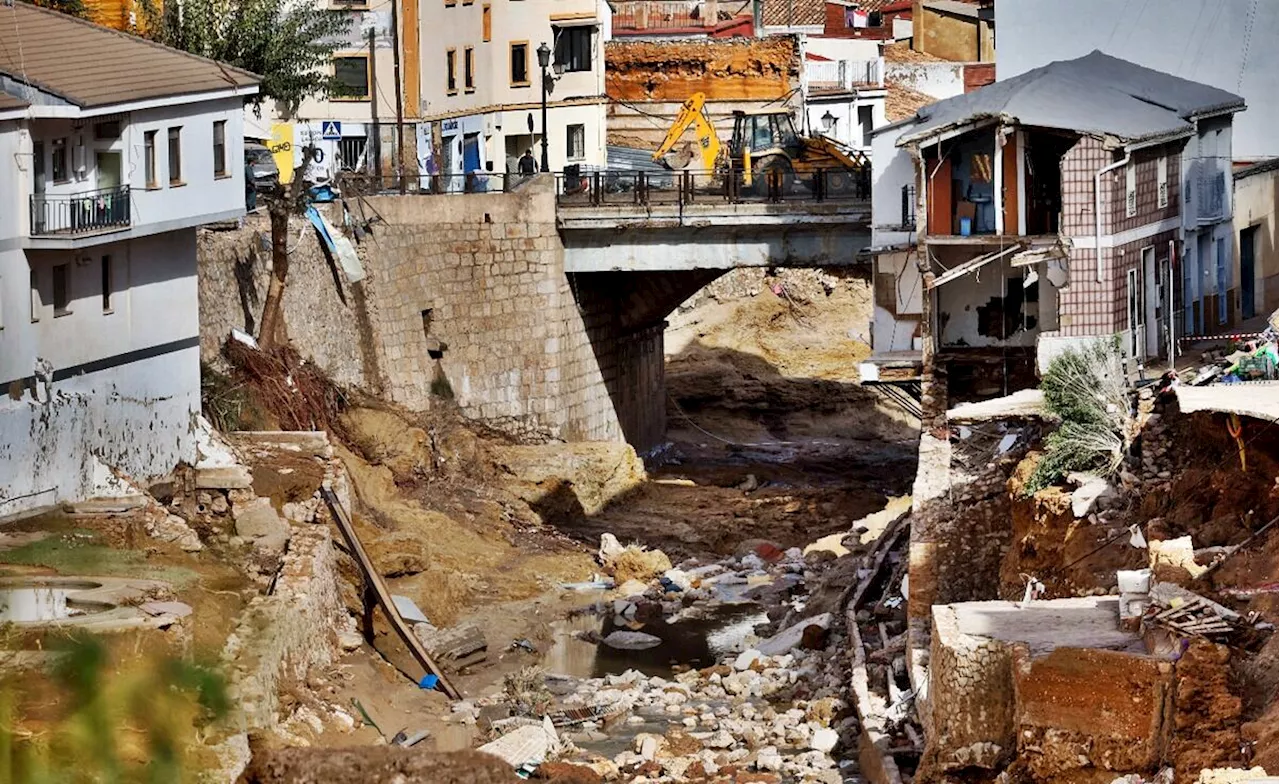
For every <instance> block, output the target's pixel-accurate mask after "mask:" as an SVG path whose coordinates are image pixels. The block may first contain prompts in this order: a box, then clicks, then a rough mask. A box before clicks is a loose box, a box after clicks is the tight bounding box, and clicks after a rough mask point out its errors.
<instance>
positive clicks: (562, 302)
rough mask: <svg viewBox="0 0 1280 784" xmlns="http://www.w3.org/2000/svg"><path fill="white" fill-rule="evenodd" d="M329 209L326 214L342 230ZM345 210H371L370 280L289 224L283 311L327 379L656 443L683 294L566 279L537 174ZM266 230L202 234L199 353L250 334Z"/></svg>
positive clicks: (614, 281) (523, 424)
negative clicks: (489, 188)
mask: <svg viewBox="0 0 1280 784" xmlns="http://www.w3.org/2000/svg"><path fill="white" fill-rule="evenodd" d="M337 207H338V205H332V206H331V207H329V208H328V209H330V210H331V211H332V212H331V214H330V215H329V217H330V220H331V222H333V223H334V224H335V225H340V224H341V219H340V215H339V214H338V213H337ZM349 208H350V209H351V210H352V211H353V212H356V213H358V215H363V216H364V217H366V218H368V217H374V220H373V223H372V224H371V226H370V231H369V232H367V233H366V234H365V235H364V238H363V239H362V240H361V241H360V243H359V244H358V252H359V255H360V256H361V258H362V261H363V263H364V265H365V271H366V273H367V277H366V278H365V279H364V280H363V281H362V282H360V283H357V284H354V285H352V284H350V283H348V282H347V281H346V280H345V278H344V277H343V274H342V273H341V271H340V270H339V268H338V267H337V266H336V265H333V264H331V263H330V262H329V261H328V260H327V254H326V253H325V252H324V251H323V250H322V249H321V248H320V244H319V242H318V240H317V238H316V236H315V234H314V232H312V231H311V230H310V229H309V228H308V227H307V226H306V224H304V223H302V222H300V221H299V222H295V224H294V226H293V227H291V229H292V230H291V234H290V261H291V263H290V278H289V283H288V284H287V287H286V296H285V308H284V310H285V312H284V321H285V325H286V331H287V333H288V335H289V336H290V338H291V340H292V342H293V345H294V346H295V347H296V348H297V349H298V350H299V351H300V352H301V353H302V354H303V356H305V357H307V358H309V359H311V360H313V361H315V362H316V363H317V364H319V365H320V366H321V367H323V368H325V370H326V371H327V372H328V373H329V374H330V375H331V376H332V377H333V378H335V380H337V381H338V382H339V383H342V384H345V385H348V386H357V387H362V388H364V389H366V390H369V391H374V392H378V393H381V394H382V395H383V396H385V397H386V398H388V399H390V400H392V401H394V402H396V403H398V404H400V405H403V406H404V407H406V408H408V409H410V410H418V411H421V410H427V409H429V408H431V407H432V406H433V405H439V404H441V403H442V402H444V401H446V400H449V399H451V400H452V401H453V402H455V403H456V404H457V405H458V406H459V407H460V409H461V410H462V412H463V413H464V414H466V415H467V416H470V417H473V418H475V419H479V420H482V421H485V422H488V423H489V424H492V425H494V426H496V427H499V428H502V429H507V430H511V431H518V432H520V433H523V434H529V433H536V434H538V435H540V436H543V437H550V438H558V439H565V440H573V441H623V440H625V441H627V442H629V443H631V444H633V445H634V446H636V447H637V448H639V449H647V448H649V447H652V446H654V445H656V444H657V443H659V442H660V441H661V439H662V437H663V434H664V433H665V419H664V417H665V386H664V379H663V367H662V331H663V330H662V327H663V317H665V315H666V314H667V312H669V311H670V310H671V309H672V308H674V307H675V306H676V305H677V304H678V303H679V302H680V301H681V300H682V299H684V298H685V297H687V296H688V295H689V294H690V293H691V292H690V291H688V290H685V288H682V287H679V286H677V287H669V286H667V285H659V284H660V281H659V280H658V278H660V277H661V275H658V274H652V275H644V274H639V273H636V274H632V275H630V278H629V279H628V280H619V279H618V278H617V277H616V275H614V274H600V275H593V274H587V275H575V276H568V275H566V274H565V271H564V249H563V245H562V244H561V241H560V236H559V234H558V232H557V229H556V215H555V199H554V193H553V190H552V184H551V182H550V180H545V181H543V180H534V181H532V182H529V183H527V184H526V185H525V186H523V187H522V188H520V189H519V191H517V192H515V193H493V194H467V195H465V196H375V197H370V198H367V199H362V200H360V201H359V202H350V203H349ZM375 216H376V217H375ZM268 235H269V232H268V231H267V230H266V229H265V227H259V228H258V230H257V231H256V232H253V231H248V230H241V231H239V232H227V233H222V234H221V235H217V234H213V233H209V234H206V235H205V236H204V237H203V238H202V241H201V244H200V249H201V257H200V284H201V324H202V335H201V352H202V358H203V359H204V360H205V361H206V362H208V361H216V360H217V353H218V351H219V350H220V348H221V345H222V343H223V341H225V340H226V337H227V334H228V331H229V329H230V328H231V327H233V326H234V327H238V328H240V329H243V330H245V331H248V332H250V333H253V332H255V326H256V324H255V319H258V318H260V316H261V303H262V300H263V299H264V296H265V283H266V277H267V275H268V274H269V264H270V253H269V251H267V250H265V245H264V243H263V240H262V238H263V237H264V236H268ZM246 246H247V248H248V249H247V251H246V250H245V247H246ZM642 278H646V279H647V278H652V280H641V279H642ZM702 282H705V281H702ZM667 288H671V292H670V293H669V294H668V293H667V292H666V290H667ZM644 291H653V292H659V293H661V295H662V296H656V295H654V296H648V297H641V298H640V300H641V301H643V302H644V303H645V307H644V308H643V310H644V312H638V311H637V309H636V307H635V306H629V305H628V298H629V297H631V298H633V299H634V298H635V296H633V295H634V293H635V292H644ZM650 300H652V302H650ZM658 300H662V301H658Z"/></svg>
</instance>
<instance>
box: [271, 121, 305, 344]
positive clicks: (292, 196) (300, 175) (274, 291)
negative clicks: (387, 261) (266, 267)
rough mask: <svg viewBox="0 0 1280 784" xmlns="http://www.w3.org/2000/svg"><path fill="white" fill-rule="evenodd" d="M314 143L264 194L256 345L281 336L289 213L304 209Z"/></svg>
mask: <svg viewBox="0 0 1280 784" xmlns="http://www.w3.org/2000/svg"><path fill="white" fill-rule="evenodd" d="M313 153H314V147H312V145H310V144H308V145H307V146H306V147H304V148H303V150H302V163H301V164H299V165H298V167H297V168H295V169H294V170H293V179H292V181H290V182H289V184H288V185H283V184H278V185H276V188H275V192H274V193H272V194H271V196H269V197H268V198H267V200H266V201H267V214H268V215H269V216H270V217H271V281H270V283H269V284H268V285H267V301H266V302H265V303H264V304H263V306H262V328H261V329H260V330H259V331H258V346H259V347H261V348H262V349H264V350H265V349H270V348H273V347H275V345H276V341H277V340H278V339H279V338H280V337H281V335H280V333H281V332H282V331H283V330H282V324H281V315H280V314H281V313H282V312H283V308H284V285H285V282H286V281H287V280H288V278H289V216H290V215H292V214H293V213H295V212H297V213H301V212H303V211H304V210H305V209H306V201H305V198H304V197H305V195H306V193H307V192H308V190H309V189H310V187H311V183H310V182H308V181H307V179H306V171H307V161H309V160H311V158H312V155H313Z"/></svg>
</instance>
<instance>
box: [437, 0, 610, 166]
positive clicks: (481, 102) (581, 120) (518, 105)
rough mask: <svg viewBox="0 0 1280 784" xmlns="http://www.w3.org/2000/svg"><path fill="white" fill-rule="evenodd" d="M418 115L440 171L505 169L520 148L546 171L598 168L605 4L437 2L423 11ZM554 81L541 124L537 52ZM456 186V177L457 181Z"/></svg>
mask: <svg viewBox="0 0 1280 784" xmlns="http://www.w3.org/2000/svg"><path fill="white" fill-rule="evenodd" d="M420 10H421V15H422V17H421V24H420V32H421V45H420V49H421V68H420V70H421V73H422V74H423V79H422V87H421V107H420V108H421V110H422V116H423V119H425V120H427V121H429V122H431V123H433V126H435V127H433V128H432V132H433V135H434V138H435V139H436V140H437V141H438V145H439V146H438V149H439V152H440V157H439V160H438V161H436V162H435V165H434V168H435V170H436V172H438V173H440V174H448V175H461V174H470V173H473V172H477V171H480V172H483V171H492V172H495V173H500V172H504V171H512V170H513V169H514V168H515V166H516V162H517V160H518V159H519V158H520V156H522V155H523V154H524V153H525V152H526V151H532V154H533V157H534V159H535V160H536V161H541V157H542V144H543V142H544V139H545V141H546V145H547V158H548V163H549V168H550V169H551V170H552V171H562V170H563V169H564V168H565V166H567V165H571V164H577V165H579V166H581V167H582V168H583V169H584V170H585V169H590V168H593V167H603V166H604V163H605V104H606V100H605V96H604V78H605V77H604V41H605V38H606V37H607V31H608V30H609V18H608V17H609V7H608V5H607V3H605V2H603V0H487V1H486V0H440V2H433V3H425V4H423V5H422V6H421V9H420ZM544 45H545V46H546V47H547V48H548V50H550V55H551V56H550V59H551V61H552V62H553V64H554V66H553V67H552V68H549V69H548V70H549V71H550V72H551V76H552V78H553V80H554V81H553V83H551V84H550V85H549V86H550V88H551V89H550V92H549V94H548V96H547V107H548V109H547V121H546V125H547V127H546V128H543V125H542V116H541V106H542V75H541V73H542V69H541V68H540V67H539V61H538V50H539V48H541V47H542V46H544ZM458 182H461V180H458Z"/></svg>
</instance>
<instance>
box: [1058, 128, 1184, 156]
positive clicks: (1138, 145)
mask: <svg viewBox="0 0 1280 784" xmlns="http://www.w3.org/2000/svg"><path fill="white" fill-rule="evenodd" d="M1081 133H1085V132H1084V131H1081ZM1089 135H1093V134H1089ZM1107 135H1108V136H1114V134H1107ZM1195 135H1196V131H1195V128H1186V129H1183V130H1181V131H1173V132H1171V133H1164V134H1160V135H1159V136H1146V137H1139V138H1136V139H1132V140H1129V141H1127V142H1125V143H1124V149H1125V150H1126V151H1128V152H1135V151H1137V150H1145V149H1146V148H1148V147H1158V146H1159V145H1161V144H1168V143H1169V142H1176V141H1177V140H1179V139H1189V138H1191V137H1192V136H1195ZM1115 138H1117V139H1119V138H1120V137H1118V136H1116V137H1115Z"/></svg>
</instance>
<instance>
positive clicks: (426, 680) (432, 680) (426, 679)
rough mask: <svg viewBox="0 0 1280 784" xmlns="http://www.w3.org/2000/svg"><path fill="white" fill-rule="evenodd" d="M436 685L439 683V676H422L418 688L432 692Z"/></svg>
mask: <svg viewBox="0 0 1280 784" xmlns="http://www.w3.org/2000/svg"><path fill="white" fill-rule="evenodd" d="M438 683H440V676H439V675H423V676H422V680H420V681H418V688H419V689H426V690H427V691H432V690H434V689H435V687H436V684H438Z"/></svg>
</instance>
